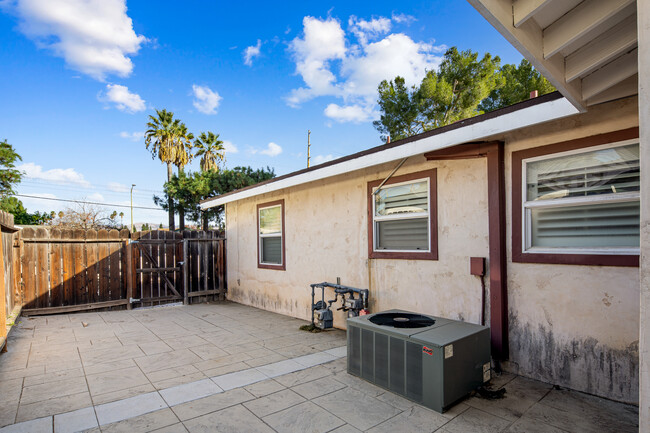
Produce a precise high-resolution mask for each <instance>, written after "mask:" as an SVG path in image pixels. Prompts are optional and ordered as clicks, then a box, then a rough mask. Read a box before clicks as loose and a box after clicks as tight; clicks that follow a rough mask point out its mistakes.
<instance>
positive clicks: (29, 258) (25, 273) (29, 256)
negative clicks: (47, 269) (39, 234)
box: [22, 227, 36, 307]
mask: <svg viewBox="0 0 650 433" xmlns="http://www.w3.org/2000/svg"><path fill="white" fill-rule="evenodd" d="M22 234H23V238H25V239H30V238H33V237H34V235H35V232H34V229H32V228H29V227H27V228H24V229H23V233H22ZM35 261H36V249H35V248H34V244H24V247H23V257H22V277H23V283H24V287H25V292H24V299H25V304H24V305H25V306H28V307H33V306H34V300H35V299H36V280H35V278H36V270H35V264H34V262H35Z"/></svg>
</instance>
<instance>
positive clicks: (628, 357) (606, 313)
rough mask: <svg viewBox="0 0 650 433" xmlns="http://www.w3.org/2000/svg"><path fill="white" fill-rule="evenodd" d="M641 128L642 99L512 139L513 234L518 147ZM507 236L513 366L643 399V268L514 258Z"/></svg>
mask: <svg viewBox="0 0 650 433" xmlns="http://www.w3.org/2000/svg"><path fill="white" fill-rule="evenodd" d="M637 125H638V113H637V99H636V98H635V97H634V98H628V99H624V100H620V101H617V102H613V103H609V104H604V105H600V106H595V107H592V108H591V109H590V110H589V112H588V113H587V114H583V115H578V116H573V117H570V118H566V119H563V120H560V121H557V122H553V123H551V124H546V125H541V126H539V127H533V128H528V129H526V130H521V131H517V132H515V133H512V134H509V135H508V136H506V137H505V141H506V188H507V194H506V196H507V197H508V200H507V202H506V203H507V205H506V206H507V221H508V239H510V238H511V233H512V225H511V215H512V207H511V200H510V199H509V198H510V197H511V196H512V195H511V183H512V178H511V175H510V173H511V165H510V164H511V155H512V152H514V151H518V150H522V149H528V148H531V147H538V146H543V145H546V144H552V143H557V142H562V141H567V140H572V139H575V138H580V137H586V136H590V135H596V134H602V133H606V132H611V131H616V130H621V129H626V128H630V127H634V126H637ZM511 257H512V243H511V242H510V240H509V241H508V259H509V267H508V303H509V325H510V363H507V364H506V365H505V367H506V369H508V370H512V371H514V372H518V373H520V374H523V375H526V376H530V377H533V378H536V379H540V380H544V381H546V382H551V383H555V384H558V385H561V386H567V387H570V388H573V389H577V390H580V391H585V392H588V393H592V394H597V395H602V396H606V397H609V398H613V399H616V400H622V401H627V402H637V401H638V390H639V388H638V386H639V381H638V380H639V378H638V344H639V331H638V329H639V318H638V310H639V307H638V301H639V277H638V269H637V268H622V267H605V266H602V267H601V266H575V265H546V264H528V263H512V262H511Z"/></svg>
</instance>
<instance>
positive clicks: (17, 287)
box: [13, 232, 25, 305]
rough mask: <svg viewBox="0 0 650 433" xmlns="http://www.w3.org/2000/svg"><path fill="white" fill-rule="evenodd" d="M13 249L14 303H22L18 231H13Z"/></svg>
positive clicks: (20, 253) (22, 291)
mask: <svg viewBox="0 0 650 433" xmlns="http://www.w3.org/2000/svg"><path fill="white" fill-rule="evenodd" d="M13 241H14V251H13V266H14V303H15V304H16V305H24V303H25V302H24V290H23V287H24V286H23V281H22V274H21V271H20V260H21V258H22V254H23V249H22V247H21V237H20V232H16V233H14V236H13Z"/></svg>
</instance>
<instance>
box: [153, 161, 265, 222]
mask: <svg viewBox="0 0 650 433" xmlns="http://www.w3.org/2000/svg"><path fill="white" fill-rule="evenodd" d="M274 177H275V172H274V171H273V169H272V168H269V167H266V169H257V170H253V169H252V168H251V167H235V168H234V169H232V170H219V171H216V170H208V171H202V172H194V173H187V174H185V173H183V174H182V175H179V176H173V177H172V180H171V181H170V182H167V183H166V184H165V187H164V189H165V193H166V194H167V195H169V196H171V197H173V198H174V200H176V201H177V202H178V203H179V204H181V203H182V204H183V206H184V207H185V212H186V214H187V217H188V219H189V220H190V221H194V222H196V223H199V224H201V225H202V226H203V230H208V226H209V222H210V221H215V222H216V223H217V224H220V223H221V222H222V220H223V206H218V207H215V208H210V209H207V210H205V211H202V210H201V207H200V202H201V201H202V200H205V199H207V198H210V197H215V196H217V195H220V194H225V193H227V192H230V191H234V190H237V189H241V188H244V187H247V186H250V185H255V184H257V183H260V182H264V181H266V180H269V179H272V178H274ZM154 202H155V203H156V204H157V205H158V206H161V207H162V208H163V209H165V206H166V205H167V204H166V203H165V200H164V199H163V198H162V197H158V196H154Z"/></svg>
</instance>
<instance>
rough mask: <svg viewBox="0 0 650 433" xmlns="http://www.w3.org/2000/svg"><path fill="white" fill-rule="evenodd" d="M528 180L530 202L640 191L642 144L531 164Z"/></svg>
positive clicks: (527, 171)
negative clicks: (640, 152)
mask: <svg viewBox="0 0 650 433" xmlns="http://www.w3.org/2000/svg"><path fill="white" fill-rule="evenodd" d="M526 180H527V190H526V196H527V199H528V200H529V201H532V200H552V199H558V198H567V197H585V196H593V195H601V194H617V193H625V192H635V191H639V190H640V168H639V145H638V144H630V145H627V146H620V147H617V148H611V149H601V150H596V151H592V152H585V153H581V154H578V155H569V156H563V157H558V158H550V159H545V160H542V161H535V162H530V163H528V164H527V165H526Z"/></svg>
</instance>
